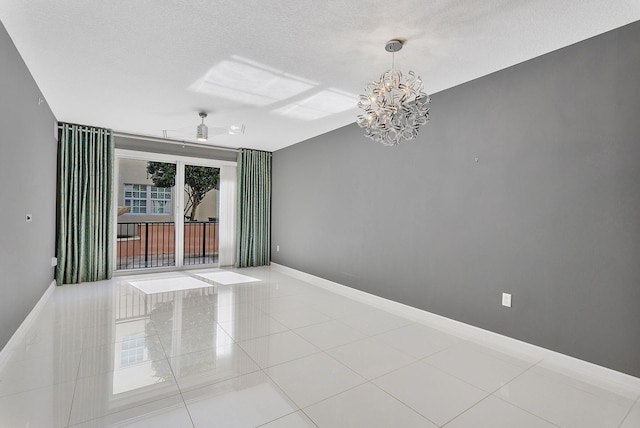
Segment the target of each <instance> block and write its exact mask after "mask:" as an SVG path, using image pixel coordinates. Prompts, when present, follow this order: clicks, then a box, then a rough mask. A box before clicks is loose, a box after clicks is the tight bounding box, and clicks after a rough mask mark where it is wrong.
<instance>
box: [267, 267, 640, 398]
mask: <svg viewBox="0 0 640 428" xmlns="http://www.w3.org/2000/svg"><path fill="white" fill-rule="evenodd" d="M271 269H273V270H275V271H277V272H281V273H283V274H285V275H288V276H291V277H293V278H296V279H299V280H301V281H304V282H307V283H309V284H312V285H316V286H318V287H321V288H324V289H326V290H329V291H332V292H334V293H336V294H340V295H342V296H345V297H348V298H351V299H354V300H358V301H360V302H363V303H367V304H370V305H372V306H375V307H378V308H380V309H384V310H386V311H389V312H391V313H394V314H396V315H400V316H403V317H405V318H409V319H412V320H414V321H416V322H419V323H422V324H425V325H428V326H430V327H435V328H438V329H440V330H444V331H446V332H448V333H451V334H454V335H456V336H460V337H462V338H464V339H466V340H469V341H472V342H476V343H479V344H482V345H484V346H490V347H493V348H496V349H498V350H500V349H502V350H505V351H507V352H513V353H516V354H522V355H525V356H528V357H530V358H533V359H536V360H538V363H539V364H540V365H542V366H544V367H546V368H549V369H551V370H555V371H560V372H574V373H577V374H579V375H582V376H587V377H590V378H593V379H596V380H599V381H604V382H613V383H615V384H618V385H621V386H623V387H626V388H631V389H634V390H637V391H640V378H637V377H634V376H631V375H628V374H626V373H621V372H619V371H616V370H612V369H609V368H607V367H603V366H599V365H597V364H593V363H590V362H587V361H584V360H580V359H578V358H574V357H570V356H568V355H565V354H561V353H559V352H556V351H552V350H550V349H546V348H542V347H540V346H536V345H532V344H530V343H527V342H523V341H520V340H517V339H513V338H511V337H507V336H503V335H501V334H498V333H494V332H492V331H489V330H485V329H482V328H479V327H475V326H473V325H470V324H465V323H463V322H460V321H455V320H452V319H450V318H446V317H443V316H440V315H436V314H433V313H431V312H427V311H423V310H421V309H418V308H414V307H412V306H408V305H405V304H402V303H398V302H395V301H393V300H389V299H385V298H383V297H379V296H375V295H373V294H369V293H366V292H364V291H360V290H356V289H354V288H351V287H347V286H345V285H342V284H339V283H337V282H333V281H329V280H327V279H324V278H320V277H318V276H315V275H311V274H308V273H306V272H302V271H299V270H296V269H292V268H290V267H287V266H283V265H280V264H277V263H273V262H271Z"/></svg>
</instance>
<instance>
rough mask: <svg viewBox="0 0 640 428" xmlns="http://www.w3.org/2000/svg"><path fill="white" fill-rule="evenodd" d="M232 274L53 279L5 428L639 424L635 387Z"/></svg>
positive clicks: (3, 401) (359, 305)
mask: <svg viewBox="0 0 640 428" xmlns="http://www.w3.org/2000/svg"><path fill="white" fill-rule="evenodd" d="M233 271H234V272H235V273H234V274H231V275H229V274H224V273H222V274H221V273H220V270H208V271H199V272H194V271H191V272H182V273H180V272H172V273H163V274H153V275H137V276H135V277H133V276H132V277H117V278H115V279H113V280H111V281H103V282H99V283H93V284H81V285H68V286H64V287H58V288H56V289H55V291H54V293H53V294H52V296H51V298H50V299H49V301H48V302H47V304H46V305H45V307H44V309H43V310H42V312H41V313H40V315H39V316H38V318H37V320H36V321H35V322H34V324H33V325H32V327H31V328H30V330H29V331H28V334H27V335H26V337H25V338H24V341H23V342H22V343H20V344H18V346H16V347H15V348H13V349H11V350H7V351H5V354H6V353H7V352H9V353H8V358H7V359H5V360H4V361H5V362H4V364H3V366H2V367H0V427H3V428H5V427H8V428H11V427H29V428H36V427H47V428H51V427H172V428H180V427H265V428H292V427H321V428H325V427H328V428H341V427H358V428H361V427H366V428H375V427H401V428H404V427H447V428H464V427H467V428H469V427H473V428H484V427H491V428H513V427H517V428H527V427H567V428H569V427H579V428H590V427H594V428H596V427H606V428H609V427H611V428H638V427H640V403H639V402H638V400H639V397H640V389H634V388H632V387H629V386H624V385H619V384H616V383H614V382H612V381H610V380H606V379H592V378H586V377H580V376H577V375H574V374H570V373H562V372H560V371H559V370H557V369H554V367H553V366H552V365H550V364H549V363H548V362H546V361H539V360H538V359H536V358H533V357H531V356H527V355H522V354H517V355H516V354H512V353H508V352H501V351H498V350H496V349H491V348H489V347H487V346H483V344H482V343H474V342H471V341H469V340H468V339H465V338H463V337H458V336H454V335H452V334H450V333H447V332H445V331H442V330H439V329H438V328H436V327H434V326H429V325H424V324H420V323H417V322H415V321H414V320H413V319H412V318H411V317H402V316H399V315H398V313H397V312H395V313H390V312H387V311H385V310H382V309H380V308H377V307H373V306H370V305H368V304H366V303H364V302H360V301H355V300H352V299H349V298H346V297H342V296H339V295H337V294H334V293H332V292H330V291H328V290H325V289H322V288H319V287H315V286H312V285H309V284H307V283H304V282H302V281H299V280H296V279H293V278H291V277H288V276H286V275H284V274H282V273H278V272H276V271H273V270H271V269H269V268H251V269H239V270H233ZM246 277H250V278H249V279H247V278H246ZM194 278H195V279H197V280H198V281H200V283H201V287H200V288H198V287H197V285H200V284H198V283H194V282H193V281H194ZM216 278H224V282H226V284H221V283H216V282H215V281H216ZM251 278H253V279H255V280H257V281H253V280H251ZM155 280H159V282H158V285H159V286H161V287H163V288H162V290H164V291H162V292H158V293H154V292H153V281H155ZM132 281H133V282H138V283H139V282H141V281H143V282H144V287H143V289H144V290H146V291H147V292H149V293H150V294H145V293H144V292H143V291H141V290H140V289H139V288H136V287H134V286H132V285H131V284H130V282H132ZM229 281H231V282H232V283H229ZM173 282H175V288H176V290H178V291H166V290H167V287H168V285H169V288H171V283H173ZM194 284H195V285H196V287H195V288H194ZM149 287H151V288H149Z"/></svg>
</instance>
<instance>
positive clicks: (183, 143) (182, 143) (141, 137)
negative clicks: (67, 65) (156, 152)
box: [58, 123, 238, 153]
mask: <svg viewBox="0 0 640 428" xmlns="http://www.w3.org/2000/svg"><path fill="white" fill-rule="evenodd" d="M67 125H72V124H70V123H67ZM78 126H81V127H83V128H91V127H90V126H86V125H78ZM62 128H63V124H58V129H62ZM111 132H112V133H113V136H114V137H121V138H132V139H134V140H144V141H154V142H158V143H168V144H176V145H180V146H189V147H197V148H200V149H214V150H222V151H227V152H236V153H237V152H238V149H234V148H231V147H220V146H212V145H211V144H199V143H191V142H188V141H185V140H174V139H171V138H158V137H149V136H146V135H138V134H130V133H128V132H121V131H111Z"/></svg>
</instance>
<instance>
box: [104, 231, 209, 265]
mask: <svg viewBox="0 0 640 428" xmlns="http://www.w3.org/2000/svg"><path fill="white" fill-rule="evenodd" d="M217 260H218V222H217V221H190V222H185V224H184V264H185V265H199V264H211V263H216V262H217ZM165 266H175V225H174V223H173V222H166V221H149V222H136V223H118V241H117V255H116V269H117V270H127V269H141V268H153V267H165Z"/></svg>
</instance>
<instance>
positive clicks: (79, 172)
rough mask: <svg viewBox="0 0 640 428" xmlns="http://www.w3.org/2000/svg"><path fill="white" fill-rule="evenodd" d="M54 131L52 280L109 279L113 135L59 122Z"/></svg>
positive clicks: (70, 282) (111, 263)
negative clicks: (55, 219)
mask: <svg viewBox="0 0 640 428" xmlns="http://www.w3.org/2000/svg"><path fill="white" fill-rule="evenodd" d="M59 135H60V137H59V139H58V141H59V143H58V236H57V257H58V267H57V268H56V282H57V284H58V285H62V284H77V283H80V282H86V281H99V280H102V279H109V278H111V273H112V270H113V215H114V214H113V194H112V192H113V190H112V189H113V162H114V156H115V150H114V143H113V133H112V132H111V130H108V129H100V128H92V127H87V126H79V125H70V124H62V128H61V129H60V134H59Z"/></svg>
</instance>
